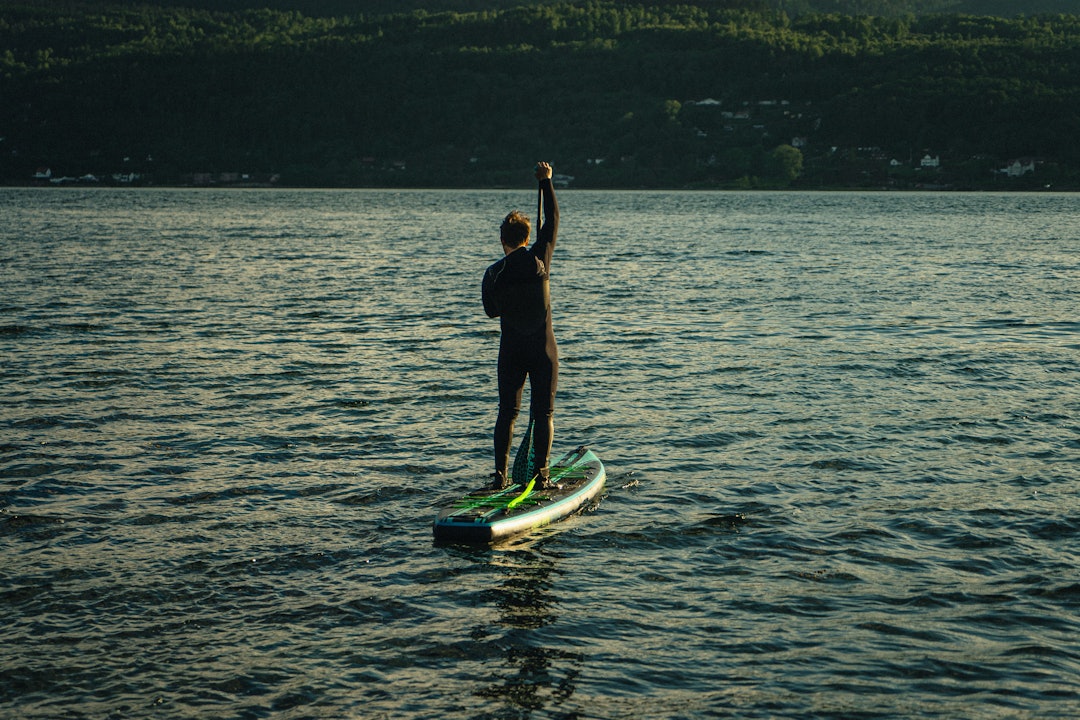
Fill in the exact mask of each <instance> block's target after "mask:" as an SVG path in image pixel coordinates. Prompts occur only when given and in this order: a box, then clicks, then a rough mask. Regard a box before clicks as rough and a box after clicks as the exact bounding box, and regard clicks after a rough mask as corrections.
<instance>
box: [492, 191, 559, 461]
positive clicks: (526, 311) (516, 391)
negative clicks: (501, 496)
mask: <svg viewBox="0 0 1080 720" xmlns="http://www.w3.org/2000/svg"><path fill="white" fill-rule="evenodd" d="M540 189H541V191H542V193H543V196H544V223H543V225H542V226H541V228H540V231H539V232H538V233H537V238H536V242H535V243H533V244H532V246H531V247H520V248H518V249H516V250H514V251H513V252H511V253H510V254H509V255H506V256H505V257H504V258H503V259H502V260H499V261H498V262H496V263H494V264H492V265H491V267H489V268H488V269H487V272H485V273H484V282H483V299H484V310H485V311H486V312H487V314H488V317H497V318H499V320H500V324H501V328H502V337H501V340H500V342H499V417H498V419H497V420H496V421H495V470H496V472H500V473H502V474H503V476H504V477H506V468H507V465H508V464H509V461H510V445H511V438H512V437H513V435H514V420H516V419H517V415H518V411H519V409H520V408H521V391H522V388H523V387H524V386H525V376H526V375H528V377H529V388H530V393H531V402H530V405H531V407H530V413H531V414H532V417H533V420H534V422H535V426H534V428H533V447H534V452H535V456H536V463H537V467H538V468H547V466H548V457H549V456H550V455H551V438H552V434H553V432H554V423H553V422H552V414H553V412H554V410H555V386H556V385H557V382H558V377H559V350H558V347H557V346H556V344H555V333H554V331H553V330H552V327H551V289H550V284H549V281H548V273H549V272H550V271H551V255H552V253H553V251H554V250H555V235H556V233H557V232H558V228H559V206H558V204H557V203H556V201H555V191H554V189H553V188H552V186H551V180H542V181H541V182H540ZM536 221H537V222H540V218H537V219H536Z"/></svg>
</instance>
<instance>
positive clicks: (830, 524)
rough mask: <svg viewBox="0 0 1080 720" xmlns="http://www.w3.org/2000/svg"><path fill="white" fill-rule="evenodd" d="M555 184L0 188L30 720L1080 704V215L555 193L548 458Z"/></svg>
mask: <svg viewBox="0 0 1080 720" xmlns="http://www.w3.org/2000/svg"><path fill="white" fill-rule="evenodd" d="M533 201H534V196H533V195H532V193H531V192H530V191H529V190H528V189H526V190H523V191H521V192H499V191H484V192H436V191H411V192H399V191H356V192H352V191H348V192H344V191H343V192H315V191H313V192H292V191H265V192H264V191H250V192H247V191H245V192H236V191H234V192H226V191H222V192H218V191H183V190H145V191H113V190H74V189H71V190H69V189H63V190H52V189H46V190H10V189H9V190H0V206H2V207H3V216H4V220H3V223H2V224H0V358H2V365H0V380H2V383H3V395H2V400H0V413H2V415H0V552H2V556H3V563H2V565H0V612H2V614H3V618H4V622H3V643H2V644H0V671H2V672H0V716H4V717H20V718H54V717H65V718H102V717H125V718H127V717H162V718H190V717H271V716H272V717H275V718H277V717H282V718H340V717H365V718H368V717H375V718H377V717H418V718H419V717H424V718H426V717H498V718H513V717H537V718H541V717H551V718H571V717H581V718H611V719H615V718H627V717H635V718H637V717H640V718H686V717H709V716H715V717H740V718H807V717H822V718H824V717H830V718H831V717H858V718H896V717H919V718H931V717H932V718H958V717H965V718H976V717H979V718H982V717H994V718H998V717H1001V718H1047V717H1074V716H1078V715H1080V650H1078V649H1077V648H1078V645H1077V640H1076V639H1077V637H1078V633H1080V616H1078V610H1080V581H1078V579H1077V566H1078V561H1080V552H1078V549H1080V546H1078V537H1080V533H1078V530H1080V391H1078V390H1077V380H1078V370H1080V361H1078V357H1080V321H1078V308H1080V302H1078V297H1077V281H1078V279H1080V201H1078V199H1077V198H1076V197H1075V196H1070V195H1058V194H1046V195H968V194H925V195H924V194H911V195H898V194H842V193H836V194H783V193H776V194H754V193H745V194H742V193H741V194H723V193H651V192H650V193H603V192H585V191H572V190H567V191H564V192H562V193H561V194H560V201H561V206H562V210H563V226H562V231H561V233H560V245H559V247H558V249H557V251H556V260H555V265H554V268H553V281H552V282H553V294H554V297H555V303H556V308H555V314H556V325H557V334H558V336H559V340H560V352H561V362H562V368H561V371H562V372H561V376H560V392H559V396H558V407H557V411H556V423H557V424H556V450H557V451H558V450H560V449H569V448H570V447H572V446H574V445H576V444H579V443H587V444H589V445H591V446H593V447H594V448H595V449H596V450H597V452H598V453H599V454H600V455H601V457H602V458H604V460H605V461H606V463H607V465H608V472H609V477H610V485H609V488H608V491H607V493H606V496H605V497H604V499H603V501H602V502H601V503H600V505H599V506H598V507H597V508H595V509H593V510H592V511H590V512H589V513H587V514H585V515H583V516H580V517H578V518H574V519H571V520H569V521H567V522H565V523H561V524H560V525H558V526H556V527H554V528H550V529H548V530H546V531H544V532H541V533H538V534H536V535H532V536H529V537H528V538H526V539H524V540H522V541H520V542H517V543H514V544H511V545H508V546H505V547H497V548H494V549H479V550H474V549H466V548H455V547H437V546H435V545H434V544H433V543H432V541H431V530H430V522H431V519H432V518H433V517H434V513H435V508H436V506H437V505H438V504H439V501H440V500H443V499H446V496H447V495H448V494H453V493H454V492H456V491H460V490H464V489H466V488H467V487H469V486H470V485H473V484H475V479H476V478H477V477H478V476H480V475H483V474H486V473H487V472H488V471H489V464H490V461H489V459H488V456H489V450H488V448H489V445H490V428H491V425H492V422H493V420H494V409H495V407H494V377H493V374H494V357H495V348H496V345H497V342H498V333H497V325H496V324H495V323H493V322H492V321H489V320H487V319H486V318H485V317H484V316H483V313H482V310H481V308H480V304H479V282H480V276H481V273H482V271H483V269H484V267H485V266H486V265H487V264H488V263H489V262H491V261H492V260H493V259H494V258H495V257H496V256H497V255H498V252H499V248H498V244H497V237H496V227H497V223H498V220H499V219H500V218H501V217H502V216H503V215H504V214H505V212H506V211H507V210H509V209H511V208H512V207H515V206H518V207H521V208H523V209H525V210H526V211H528V209H529V206H530V205H531V203H532V202H533Z"/></svg>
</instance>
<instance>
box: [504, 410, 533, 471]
mask: <svg viewBox="0 0 1080 720" xmlns="http://www.w3.org/2000/svg"><path fill="white" fill-rule="evenodd" d="M537 470H538V468H537V467H536V454H535V453H534V452H533V418H532V415H529V427H528V428H527V429H526V430H525V437H523V438H522V439H521V445H520V446H519V447H518V451H517V455H515V456H514V468H513V470H512V471H511V474H510V481H511V482H515V483H518V484H519V485H526V484H527V483H528V482H529V481H530V480H532V479H533V477H535V475H536V471H537Z"/></svg>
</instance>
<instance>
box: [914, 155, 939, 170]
mask: <svg viewBox="0 0 1080 720" xmlns="http://www.w3.org/2000/svg"><path fill="white" fill-rule="evenodd" d="M919 166H920V167H924V168H936V167H941V156H940V155H935V156H934V157H930V153H927V154H926V155H923V159H922V160H920V161H919Z"/></svg>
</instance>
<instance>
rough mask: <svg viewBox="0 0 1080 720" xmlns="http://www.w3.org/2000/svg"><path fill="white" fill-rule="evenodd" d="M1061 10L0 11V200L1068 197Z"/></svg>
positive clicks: (94, 6) (707, 4) (1046, 6)
mask: <svg viewBox="0 0 1080 720" xmlns="http://www.w3.org/2000/svg"><path fill="white" fill-rule="evenodd" d="M1075 4H1076V3H1073V2H1065V1H1064V0H1056V1H1055V0H1043V1H1041V2H1040V0H1030V1H1029V2H1023V3H1019V2H1015V1H1013V2H1006V1H1005V0H999V1H995V0H984V1H983V2H975V1H974V0H697V2H684V3H676V2H665V1H663V0H654V1H653V2H647V3H637V2H616V1H614V0H606V1H605V0H581V1H578V2H531V3H527V2H524V1H523V0H518V1H517V2H512V1H505V2H500V1H499V0H486V1H483V0H446V1H445V2H441V3H440V2H437V1H436V0H428V1H427V2H422V3H421V2H413V3H409V2H404V1H395V2H393V3H390V2H384V1H382V0H370V1H367V2H362V1H360V0H352V1H351V2H350V1H349V0H310V1H309V2H301V1H300V0H293V1H292V2H288V1H287V0H277V1H276V2H275V1H274V0H261V1H259V2H256V1H255V0H220V1H218V2H213V3H211V2H200V1H199V0H186V2H184V3H183V6H180V4H179V3H172V2H166V1H165V0H159V1H156V2H152V1H147V2H134V1H131V0H129V1H128V2H124V1H122V0H114V1H112V2H104V1H99V0H66V1H65V0H59V1H57V2H54V3H49V4H47V5H44V6H42V5H41V4H39V3H29V2H19V1H18V0H0V182H4V183H8V184H25V183H28V182H40V183H59V182H94V183H117V182H123V183H127V182H137V183H154V184H196V185H201V184H211V183H213V184H240V185H243V184H280V185H295V186H331V187H337V186H406V187H460V186H468V187H488V186H503V185H512V184H519V181H520V176H521V168H522V167H531V164H532V162H533V161H534V160H537V159H546V160H549V161H551V162H552V163H553V164H554V165H555V166H556V172H557V173H558V174H559V175H560V176H561V177H560V181H561V182H566V183H569V184H572V186H574V187H616V188H637V187H677V188H755V187H758V188H780V187H794V188H835V187H874V188H877V187H881V188H914V187H934V188H937V187H948V188H960V189H965V188H974V189H984V188H986V189H1036V188H1047V187H1050V188H1055V189H1078V188H1080V149H1078V147H1077V130H1078V128H1080V12H1076V11H1075V9H1074V8H1073V7H1070V6H1072V5H1075ZM255 6H258V7H255ZM421 6H422V7H421ZM973 6H978V7H984V6H985V7H986V8H993V9H992V10H990V9H988V10H984V11H983V13H982V14H974V13H972V10H974V9H975V7H973Z"/></svg>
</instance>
